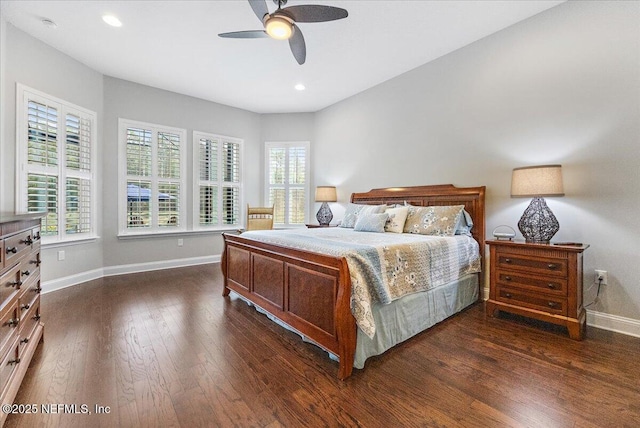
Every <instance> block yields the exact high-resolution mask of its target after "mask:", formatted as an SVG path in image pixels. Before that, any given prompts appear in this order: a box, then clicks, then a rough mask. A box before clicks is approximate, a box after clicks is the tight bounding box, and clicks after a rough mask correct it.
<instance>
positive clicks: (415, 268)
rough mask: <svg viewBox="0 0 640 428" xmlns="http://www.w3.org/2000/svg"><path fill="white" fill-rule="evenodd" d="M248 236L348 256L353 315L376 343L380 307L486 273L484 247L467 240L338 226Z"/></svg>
mask: <svg viewBox="0 0 640 428" xmlns="http://www.w3.org/2000/svg"><path fill="white" fill-rule="evenodd" d="M242 237H243V238H251V239H255V240H257V241H261V242H266V243H270V244H276V245H280V246H283V247H289V248H296V249H301V250H306V251H313V252H316V253H321V254H327V255H332V256H338V257H345V259H346V260H347V264H348V266H349V273H350V275H351V286H352V289H351V312H352V313H353V316H354V317H355V319H356V323H357V324H358V326H359V327H360V329H362V331H363V332H364V333H365V334H367V336H369V337H370V338H373V336H374V334H375V331H376V326H375V322H374V319H373V314H372V313H371V307H372V304H373V303H374V302H381V303H383V304H387V303H390V302H392V301H393V300H396V299H398V298H400V297H402V296H405V295H407V294H411V293H416V292H419V291H424V290H429V289H432V288H435V287H438V286H440V285H444V284H447V283H449V282H452V281H454V280H456V279H458V278H459V277H461V276H464V275H466V274H469V273H476V272H480V253H479V248H478V243H477V242H476V240H475V239H473V238H472V237H470V236H466V235H456V236H452V237H439V236H425V235H415V234H408V233H371V232H356V231H354V230H353V229H346V228H340V227H333V228H316V229H288V230H266V231H251V232H245V233H243V234H242Z"/></svg>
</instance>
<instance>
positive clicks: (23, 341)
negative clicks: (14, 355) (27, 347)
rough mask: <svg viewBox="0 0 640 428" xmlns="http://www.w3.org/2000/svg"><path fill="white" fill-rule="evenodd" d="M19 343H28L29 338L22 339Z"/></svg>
mask: <svg viewBox="0 0 640 428" xmlns="http://www.w3.org/2000/svg"><path fill="white" fill-rule="evenodd" d="M20 343H29V338H28V337H25V338H24V339H22V340H21V341H20Z"/></svg>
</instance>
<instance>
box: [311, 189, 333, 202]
mask: <svg viewBox="0 0 640 428" xmlns="http://www.w3.org/2000/svg"><path fill="white" fill-rule="evenodd" d="M337 200H338V196H337V194H336V188H335V187H334V186H318V187H316V202H336V201H337Z"/></svg>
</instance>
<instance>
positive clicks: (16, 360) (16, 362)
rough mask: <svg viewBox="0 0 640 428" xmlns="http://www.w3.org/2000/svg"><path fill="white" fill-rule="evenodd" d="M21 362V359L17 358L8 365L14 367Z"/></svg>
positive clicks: (8, 362)
mask: <svg viewBox="0 0 640 428" xmlns="http://www.w3.org/2000/svg"><path fill="white" fill-rule="evenodd" d="M19 362H20V358H16V359H15V360H9V361H7V364H8V365H10V366H12V365H14V364H18V363H19Z"/></svg>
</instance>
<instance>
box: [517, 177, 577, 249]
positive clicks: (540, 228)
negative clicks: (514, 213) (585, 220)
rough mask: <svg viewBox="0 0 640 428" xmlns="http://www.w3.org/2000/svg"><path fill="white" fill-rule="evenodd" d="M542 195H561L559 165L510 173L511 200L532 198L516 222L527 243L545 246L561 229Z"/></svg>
mask: <svg viewBox="0 0 640 428" xmlns="http://www.w3.org/2000/svg"><path fill="white" fill-rule="evenodd" d="M544 196H564V189H563V186H562V165H541V166H527V167H523V168H515V169H514V170H513V174H512V176H511V197H533V199H532V200H531V203H530V204H529V206H528V207H527V209H526V210H524V213H523V214H522V217H521V218H520V221H519V222H518V229H520V232H522V236H524V239H525V240H526V241H527V242H539V243H548V242H549V241H550V240H551V238H552V237H553V235H555V234H556V232H558V230H559V229H560V224H559V223H558V220H557V219H556V216H554V215H553V212H551V209H549V207H548V206H547V203H546V202H545V200H544Z"/></svg>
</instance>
